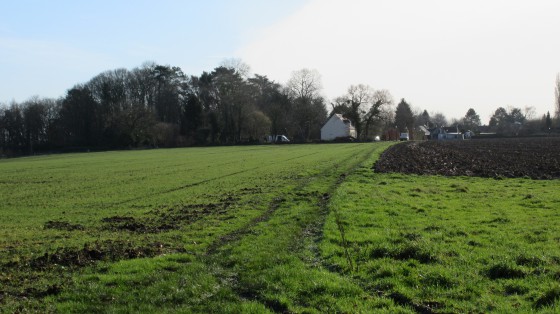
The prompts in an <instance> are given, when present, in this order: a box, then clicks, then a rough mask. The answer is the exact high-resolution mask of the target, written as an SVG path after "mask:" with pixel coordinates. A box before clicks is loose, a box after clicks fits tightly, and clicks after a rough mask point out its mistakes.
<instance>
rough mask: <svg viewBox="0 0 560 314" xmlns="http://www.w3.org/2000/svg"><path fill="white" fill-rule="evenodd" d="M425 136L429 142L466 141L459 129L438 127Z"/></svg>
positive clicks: (428, 131)
mask: <svg viewBox="0 0 560 314" xmlns="http://www.w3.org/2000/svg"><path fill="white" fill-rule="evenodd" d="M469 132H470V131H469ZM425 134H426V137H427V138H428V139H429V140H464V139H465V136H464V134H463V133H461V132H459V129H458V128H457V127H437V128H433V129H429V130H427V132H425ZM469 135H470V133H469ZM469 138H470V136H469Z"/></svg>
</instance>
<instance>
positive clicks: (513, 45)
mask: <svg viewBox="0 0 560 314" xmlns="http://www.w3.org/2000/svg"><path fill="white" fill-rule="evenodd" d="M558 12H560V1H558V0H468V1H467V0H423V1H418V0H208V1H205V0H196V1H195V0H190V1H189V0H184V1H171V0H158V1H156V0H154V1H147V0H143V1H139V0H136V1H134V0H112V1H108V0H95V1H79V0H72V1H70V0H50V1H48V0H42V1H39V0H35V1H32V0H0V103H8V102H10V101H11V100H12V99H14V100H16V101H18V102H21V101H24V100H26V99H28V98H29V97H31V96H33V95H38V96H41V97H54V98H57V97H61V96H64V94H65V92H66V90H67V89H69V88H71V87H72V86H73V85H75V84H77V83H85V82H87V81H88V80H89V79H91V78H92V77H93V76H95V75H97V74H99V73H101V72H103V71H105V70H112V69H116V68H127V69H132V68H134V67H137V66H141V65H142V63H144V62H145V61H154V62H157V63H160V64H167V65H173V66H179V67H181V68H182V69H183V71H184V72H185V73H186V74H189V75H190V74H192V75H200V74H201V73H202V71H211V70H212V69H213V68H214V67H216V66H218V65H219V64H220V63H221V62H222V61H223V60H224V59H226V58H240V59H242V60H243V61H245V62H246V63H247V64H248V65H249V66H250V67H251V69H252V71H253V73H258V74H261V75H267V76H268V77H269V78H271V79H273V80H275V81H277V82H279V83H285V82H286V81H287V80H288V78H289V77H290V75H291V73H292V71H295V70H299V69H302V68H310V69H316V70H317V71H318V72H319V73H320V74H321V75H322V81H323V87H324V90H323V94H324V96H325V97H326V98H327V99H328V100H330V99H332V98H335V97H337V96H341V95H342V94H344V93H345V92H346V90H347V88H348V87H349V86H350V85H352V84H367V85H370V86H372V87H373V88H375V89H388V90H389V91H390V92H391V94H392V95H393V96H394V98H395V100H396V101H398V100H399V99H400V98H406V100H407V101H408V102H409V103H411V104H412V106H413V108H416V109H427V110H428V111H429V112H431V113H435V112H441V113H444V114H445V115H446V116H447V117H448V118H460V117H462V116H464V115H465V113H466V112H467V110H468V109H469V108H474V109H475V110H476V111H477V112H478V113H479V114H480V116H481V118H482V122H483V123H487V122H488V119H489V117H490V116H491V114H492V113H493V111H494V110H495V109H496V108H497V107H499V106H503V107H507V106H515V107H519V108H525V107H526V106H533V107H534V108H535V109H536V110H535V114H536V115H537V116H542V115H543V114H545V113H546V112H547V111H551V112H553V110H554V82H555V79H556V75H557V74H558V73H559V72H560V58H559V56H560V40H558V38H559V35H560V18H558Z"/></svg>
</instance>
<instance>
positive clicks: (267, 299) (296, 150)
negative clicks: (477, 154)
mask: <svg viewBox="0 0 560 314" xmlns="http://www.w3.org/2000/svg"><path fill="white" fill-rule="evenodd" d="M388 145H390V144H388V143H367V144H330V145H280V146H246V147H217V148H188V149H165V150H164V149H161V150H146V151H126V152H106V153H88V154H68V155H53V156H41V157H30V158H21V159H11V160H1V161H0V206H1V207H0V215H1V216H2V219H1V220H0V250H1V252H2V253H1V255H0V267H1V269H0V286H1V287H0V298H1V299H0V308H2V311H3V312H6V313H9V312H18V311H40V312H44V311H49V312H57V311H58V312H76V313H78V312H79V313H83V312H187V313H188V312H200V313H208V312H236V313H240V312H242V313H262V312H306V313H324V312H376V313H377V312H387V313H395V312H397V313H398V312H400V313H415V312H426V313H429V312H489V311H498V312H512V311H520V312H527V311H541V312H558V311H559V310H560V300H559V298H560V285H559V284H558V280H559V279H560V247H559V244H560V236H559V234H560V232H559V230H558V229H559V228H560V227H559V226H558V221H559V219H558V213H559V208H560V192H559V189H558V187H559V186H560V184H559V182H558V181H533V180H528V179H507V180H494V179H479V178H462V177H459V178H445V177H433V176H432V177H430V176H426V177H420V176H406V175H399V174H376V173H373V171H372V170H371V167H372V165H373V163H374V162H375V160H376V159H377V158H378V156H379V154H381V153H382V152H383V150H384V149H385V148H386V147H388Z"/></svg>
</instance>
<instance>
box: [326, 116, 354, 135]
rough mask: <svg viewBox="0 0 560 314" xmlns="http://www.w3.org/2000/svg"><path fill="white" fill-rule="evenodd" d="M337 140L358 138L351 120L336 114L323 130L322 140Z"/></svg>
mask: <svg viewBox="0 0 560 314" xmlns="http://www.w3.org/2000/svg"><path fill="white" fill-rule="evenodd" d="M337 138H340V139H345V138H356V128H355V127H354V126H353V125H352V122H350V120H348V119H346V118H344V117H343V116H342V115H341V114H338V113H335V114H333V115H332V117H330V119H329V120H328V121H327V123H325V125H323V127H322V128H321V140H322V141H332V140H335V139H337Z"/></svg>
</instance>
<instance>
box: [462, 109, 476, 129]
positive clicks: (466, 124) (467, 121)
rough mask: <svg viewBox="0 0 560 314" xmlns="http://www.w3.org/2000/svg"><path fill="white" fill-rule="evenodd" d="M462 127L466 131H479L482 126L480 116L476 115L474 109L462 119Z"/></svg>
mask: <svg viewBox="0 0 560 314" xmlns="http://www.w3.org/2000/svg"><path fill="white" fill-rule="evenodd" d="M461 122H462V127H463V129H465V130H471V131H473V132H474V131H477V130H478V127H479V126H480V125H481V123H480V116H479V115H478V114H477V113H476V111H475V110H474V109H473V108H470V109H469V110H468V111H467V113H466V114H465V117H464V118H463V119H462V121H461Z"/></svg>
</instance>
